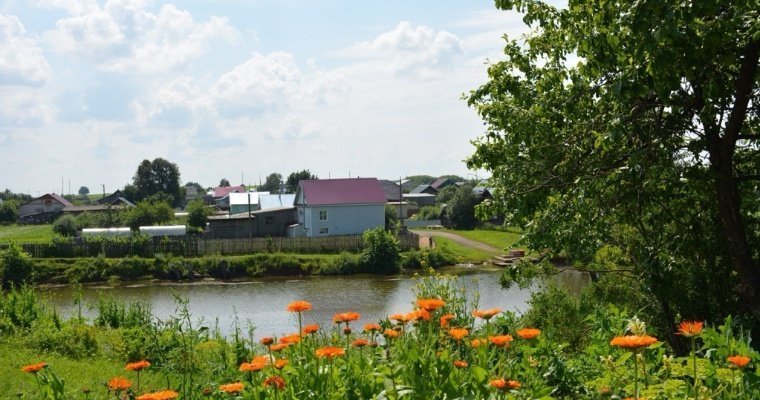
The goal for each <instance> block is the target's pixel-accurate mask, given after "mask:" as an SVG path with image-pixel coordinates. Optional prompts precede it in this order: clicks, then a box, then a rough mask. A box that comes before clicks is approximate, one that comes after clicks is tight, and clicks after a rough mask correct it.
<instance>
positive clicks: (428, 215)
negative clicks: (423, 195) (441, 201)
mask: <svg viewBox="0 0 760 400" xmlns="http://www.w3.org/2000/svg"><path fill="white" fill-rule="evenodd" d="M440 217H441V208H440V207H438V206H424V207H422V208H420V211H419V212H418V213H417V214H414V216H413V217H412V219H413V220H415V221H430V220H434V219H439V218H440Z"/></svg>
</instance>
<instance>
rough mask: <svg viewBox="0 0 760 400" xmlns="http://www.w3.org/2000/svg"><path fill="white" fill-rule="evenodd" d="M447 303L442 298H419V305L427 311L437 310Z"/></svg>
mask: <svg viewBox="0 0 760 400" xmlns="http://www.w3.org/2000/svg"><path fill="white" fill-rule="evenodd" d="M445 305H446V303H445V302H444V301H443V300H441V299H417V306H418V307H419V308H421V309H423V310H425V311H435V310H437V309H439V308H441V307H443V306H445Z"/></svg>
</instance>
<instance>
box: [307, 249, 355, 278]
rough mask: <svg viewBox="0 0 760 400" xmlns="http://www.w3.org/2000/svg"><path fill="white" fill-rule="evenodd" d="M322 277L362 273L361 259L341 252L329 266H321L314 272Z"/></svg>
mask: <svg viewBox="0 0 760 400" xmlns="http://www.w3.org/2000/svg"><path fill="white" fill-rule="evenodd" d="M315 272H317V273H319V274H322V275H348V274H355V273H358V272H363V265H362V261H361V257H360V256H359V255H358V254H353V253H348V252H342V253H340V255H338V257H337V258H335V259H334V260H333V261H332V262H330V263H329V264H322V265H320V266H319V267H317V270H316V271H315Z"/></svg>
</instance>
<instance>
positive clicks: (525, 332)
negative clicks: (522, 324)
mask: <svg viewBox="0 0 760 400" xmlns="http://www.w3.org/2000/svg"><path fill="white" fill-rule="evenodd" d="M516 333H517V336H519V337H520V338H522V339H524V340H532V339H535V338H537V337H538V335H540V334H541V330H540V329H536V328H522V329H519V330H517V332H516Z"/></svg>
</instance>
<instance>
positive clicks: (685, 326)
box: [678, 321, 704, 337]
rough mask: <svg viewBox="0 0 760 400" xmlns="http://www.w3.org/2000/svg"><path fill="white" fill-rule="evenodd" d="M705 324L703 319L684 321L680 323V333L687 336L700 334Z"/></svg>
mask: <svg viewBox="0 0 760 400" xmlns="http://www.w3.org/2000/svg"><path fill="white" fill-rule="evenodd" d="M703 326H704V322H702V321H683V322H681V323H680V324H678V334H680V335H683V336H686V337H693V336H699V334H700V333H702V327H703Z"/></svg>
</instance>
